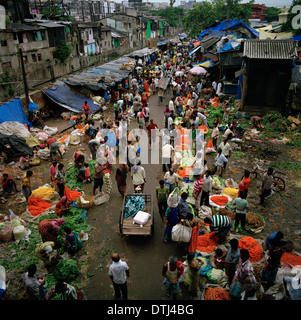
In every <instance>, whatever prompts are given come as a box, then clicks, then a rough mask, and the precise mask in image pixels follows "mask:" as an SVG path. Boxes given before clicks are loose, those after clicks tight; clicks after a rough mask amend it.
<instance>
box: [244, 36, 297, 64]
mask: <svg viewBox="0 0 301 320" xmlns="http://www.w3.org/2000/svg"><path fill="white" fill-rule="evenodd" d="M297 46H298V41H296V40H267V39H264V40H259V39H256V40H244V41H243V56H244V57H247V58H249V59H275V60H291V59H292V58H294V57H297V55H298V54H297Z"/></svg>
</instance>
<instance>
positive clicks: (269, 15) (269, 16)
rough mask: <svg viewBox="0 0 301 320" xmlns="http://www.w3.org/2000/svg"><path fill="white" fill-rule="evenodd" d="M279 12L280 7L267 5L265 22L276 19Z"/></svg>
mask: <svg viewBox="0 0 301 320" xmlns="http://www.w3.org/2000/svg"><path fill="white" fill-rule="evenodd" d="M280 12H281V9H280V8H276V7H267V8H266V11H265V19H266V21H267V22H272V21H278V14H279V13H280Z"/></svg>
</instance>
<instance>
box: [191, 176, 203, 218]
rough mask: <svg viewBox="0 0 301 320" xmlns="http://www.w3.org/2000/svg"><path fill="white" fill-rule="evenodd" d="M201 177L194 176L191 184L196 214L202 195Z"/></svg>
mask: <svg viewBox="0 0 301 320" xmlns="http://www.w3.org/2000/svg"><path fill="white" fill-rule="evenodd" d="M203 184H204V182H203V177H202V176H201V175H197V176H196V181H195V183H194V185H193V197H194V199H195V210H196V214H198V211H199V208H200V202H201V196H202V189H203Z"/></svg>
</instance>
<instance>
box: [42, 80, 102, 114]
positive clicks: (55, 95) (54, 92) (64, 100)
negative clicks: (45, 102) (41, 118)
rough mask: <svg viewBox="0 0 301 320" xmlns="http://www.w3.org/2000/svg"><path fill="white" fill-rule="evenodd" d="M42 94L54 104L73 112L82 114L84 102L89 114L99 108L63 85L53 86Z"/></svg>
mask: <svg viewBox="0 0 301 320" xmlns="http://www.w3.org/2000/svg"><path fill="white" fill-rule="evenodd" d="M42 92H43V93H44V94H45V95H46V96H47V97H48V98H50V99H51V100H52V101H54V102H55V103H57V104H59V105H60V106H62V107H63V108H66V109H68V110H70V111H73V112H83V105H84V103H85V101H87V103H88V105H89V106H90V110H91V112H94V111H96V110H98V108H99V106H98V105H97V104H95V103H94V101H93V100H92V99H90V98H86V97H82V96H79V95H77V94H74V93H73V92H72V91H71V90H70V89H69V88H68V87H67V86H66V85H65V84H63V85H56V86H53V87H52V88H50V89H46V90H43V91H42Z"/></svg>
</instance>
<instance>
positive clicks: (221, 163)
mask: <svg viewBox="0 0 301 320" xmlns="http://www.w3.org/2000/svg"><path fill="white" fill-rule="evenodd" d="M217 152H218V154H217V156H216V158H215V165H214V166H215V167H214V169H213V172H212V174H215V173H216V172H217V171H218V170H219V171H220V174H219V176H220V177H221V176H222V175H223V171H224V168H225V163H227V162H228V159H227V158H226V157H225V156H224V155H223V154H222V149H218V150H217Z"/></svg>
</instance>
